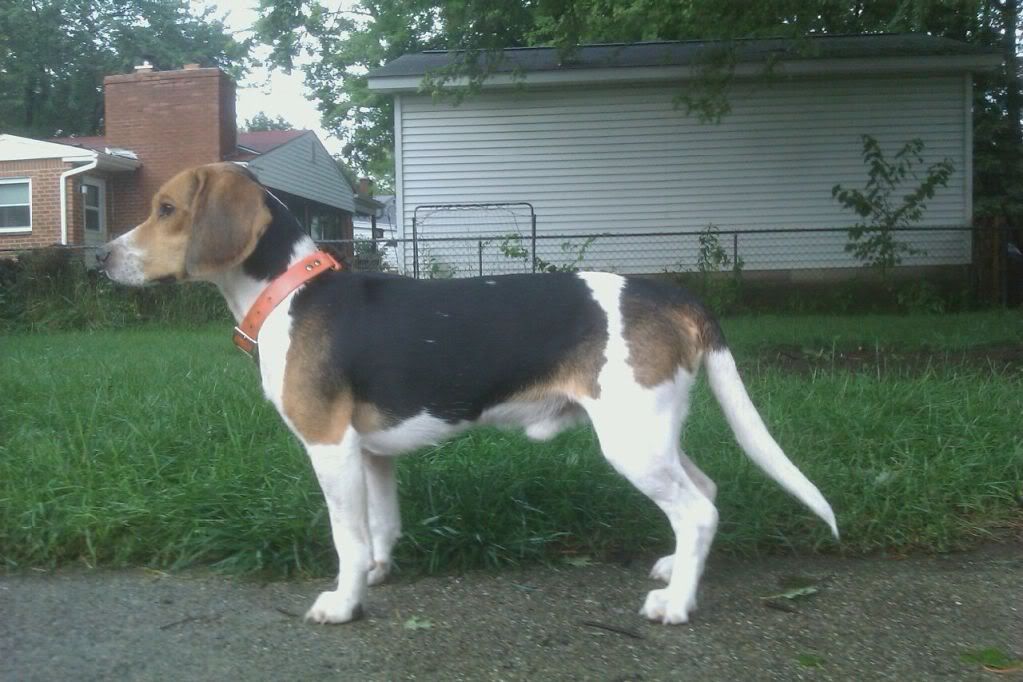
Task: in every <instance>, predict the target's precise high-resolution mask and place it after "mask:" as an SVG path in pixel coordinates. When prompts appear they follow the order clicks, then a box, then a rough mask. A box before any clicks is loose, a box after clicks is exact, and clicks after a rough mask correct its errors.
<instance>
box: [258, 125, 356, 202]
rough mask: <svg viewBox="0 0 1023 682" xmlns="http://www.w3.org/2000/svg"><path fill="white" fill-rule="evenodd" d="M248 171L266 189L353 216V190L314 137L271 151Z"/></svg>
mask: <svg viewBox="0 0 1023 682" xmlns="http://www.w3.org/2000/svg"><path fill="white" fill-rule="evenodd" d="M249 167H250V168H251V169H252V171H253V172H254V173H255V174H256V176H257V177H258V178H259V181H260V182H262V183H263V184H264V185H266V186H268V187H271V188H276V189H280V190H283V191H285V192H288V193H289V194H294V195H295V196H299V197H303V198H305V199H311V200H313V201H318V202H320V203H321V204H326V205H327V206H333V207H335V208H340V209H342V210H344V211H348V212H349V213H355V199H354V196H353V192H352V186H351V185H349V184H348V181H347V180H346V179H345V177H344V175H342V174H341V170H340V169H339V168H338V167H337V163H335V162H334V159H333V158H331V156H330V153H329V152H328V151H327V149H326V148H325V147H324V146H323V144H322V143H321V142H320V140H319V138H317V137H316V135H315V134H313V133H309V134H306V135H302V136H300V137H296V138H295V139H293V140H291V141H289V142H285V143H284V144H282V145H281V146H279V147H275V148H274V149H271V150H270V151H269V152H267V153H266V154H263V155H261V156H258V157H256V158H255V159H253V160H252V161H250V162H249Z"/></svg>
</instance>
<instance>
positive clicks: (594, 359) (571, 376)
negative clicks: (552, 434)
mask: <svg viewBox="0 0 1023 682" xmlns="http://www.w3.org/2000/svg"><path fill="white" fill-rule="evenodd" d="M606 343H607V339H606V337H604V338H591V339H587V340H586V341H584V342H583V343H581V344H580V345H579V346H578V347H577V348H576V349H575V350H574V351H573V352H572V353H571V354H570V355H569V356H568V357H567V358H566V359H565V360H564V361H563V362H562V363H561V364H560V365H558V367H557V368H556V369H555V370H554V372H552V373H551V375H550V376H549V377H547V378H545V379H543V380H541V381H539V382H537V383H535V384H533V385H532V386H529V387H528V388H526V389H523V390H521V391H518V392H516V393H515V394H514V395H512V396H510V397H509V400H522V401H527V402H529V401H535V400H543V399H545V398H549V397H551V396H564V397H567V398H570V399H572V400H579V399H580V398H599V397H600V384H599V383H598V381H597V378H598V377H599V376H600V370H601V368H602V367H603V366H604V362H605V358H604V346H605V344H606Z"/></svg>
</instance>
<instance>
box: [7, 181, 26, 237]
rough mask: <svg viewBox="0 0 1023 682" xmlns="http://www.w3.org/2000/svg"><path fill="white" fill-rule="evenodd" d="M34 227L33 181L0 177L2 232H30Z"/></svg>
mask: <svg viewBox="0 0 1023 682" xmlns="http://www.w3.org/2000/svg"><path fill="white" fill-rule="evenodd" d="M31 229H32V181H31V180H29V179H27V178H4V179H0V232H28V231H30V230H31Z"/></svg>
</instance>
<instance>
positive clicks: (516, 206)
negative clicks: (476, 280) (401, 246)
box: [405, 201, 536, 279]
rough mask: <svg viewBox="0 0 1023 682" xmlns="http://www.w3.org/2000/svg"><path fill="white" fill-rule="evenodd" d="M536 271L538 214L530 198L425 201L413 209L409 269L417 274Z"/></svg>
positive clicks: (423, 276) (456, 275)
mask: <svg viewBox="0 0 1023 682" xmlns="http://www.w3.org/2000/svg"><path fill="white" fill-rule="evenodd" d="M409 255H411V257H412V258H411V260H412V262H411V263H409V262H408V257H409ZM410 266H411V267H410ZM535 270H536V212H535V211H534V210H533V205H532V204H530V203H529V202H526V201H514V202H497V203H480V204H421V205H419V206H416V207H415V209H414V210H413V212H412V253H411V254H409V253H408V249H406V250H405V272H410V271H411V272H412V275H413V276H414V277H416V278H432V279H437V278H449V277H473V276H482V275H498V274H508V273H514V272H535Z"/></svg>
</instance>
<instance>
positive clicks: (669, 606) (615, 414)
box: [584, 370, 718, 624]
mask: <svg viewBox="0 0 1023 682" xmlns="http://www.w3.org/2000/svg"><path fill="white" fill-rule="evenodd" d="M622 383H624V382H622ZM691 383H692V377H691V376H690V375H688V374H686V373H685V372H684V371H682V370H680V372H679V375H678V376H677V377H676V378H675V379H673V380H669V381H667V382H665V383H663V384H661V385H658V386H654V387H652V388H649V389H646V388H641V387H639V386H635V385H633V386H632V387H631V388H627V387H625V386H623V385H622V384H619V386H618V389H619V390H617V391H614V392H609V394H610V395H609V397H601V398H599V399H597V400H593V401H588V402H587V403H584V406H585V407H586V411H587V412H588V413H589V415H590V419H591V420H592V421H593V426H594V429H595V430H596V432H597V437H598V439H599V440H600V447H601V450H602V451H603V453H604V456H605V457H606V458H607V459H608V461H609V462H610V463H611V465H612V466H614V468H615V469H616V470H617V471H618V472H619V473H621V474H622V475H623V476H625V477H626V478H627V479H628V480H629V481H630V482H631V483H632V484H633V485H635V486H636V487H637V488H638V489H639V490H640V491H642V492H643V493H644V494H645V495H646V496H647V497H649V498H650V499H651V500H653V501H654V502H655V503H656V504H657V506H658V507H660V509H661V511H663V512H664V514H665V515H666V516H667V517H668V521H669V522H670V523H671V527H672V530H673V531H674V532H675V553H674V555H673V557H672V559H671V561H670V563H671V567H670V579H669V580H668V586H667V587H666V588H664V589H659V590H653V591H651V592H650V594H649V595H648V596H647V599H646V602H645V603H644V605H643V608H642V610H641V611H640V612H641V613H642V614H643V615H644V616H646V617H647V618H649V619H651V620H655V621H659V622H662V623H666V624H676V623H685V622H687V621H688V619H689V613H690V611H692V609H693V608H694V607H695V605H696V589H697V585H698V583H699V580H700V575H701V573H702V572H703V565H704V561H705V560H706V557H707V553H708V551H709V550H710V545H711V542H712V540H713V538H714V533H715V531H716V530H717V520H718V513H717V509H716V508H715V507H714V504H713V502H711V500H710V499H709V498H708V497H707V495H705V494H704V492H703V491H702V490H701V486H700V485H698V484H697V483H696V481H695V480H694V477H693V476H691V475H690V474H689V473H688V472H687V471H686V467H685V466H683V461H682V454H681V453H680V452H679V446H678V439H679V431H680V429H681V420H682V416H683V413H684V411H685V406H686V403H687V401H688V389H689V386H690V384H691ZM708 480H709V479H708Z"/></svg>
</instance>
